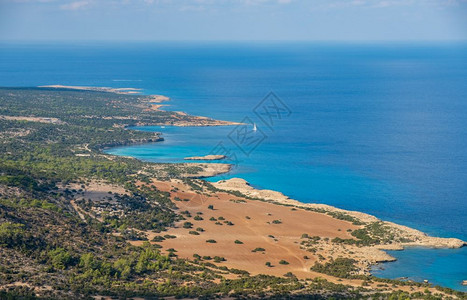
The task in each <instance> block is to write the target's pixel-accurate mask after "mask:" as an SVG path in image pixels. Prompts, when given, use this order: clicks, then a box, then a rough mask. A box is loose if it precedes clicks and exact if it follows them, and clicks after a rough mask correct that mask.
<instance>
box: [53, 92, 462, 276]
mask: <svg viewBox="0 0 467 300" xmlns="http://www.w3.org/2000/svg"><path fill="white" fill-rule="evenodd" d="M48 87H49V88H50V87H52V88H65V89H68V88H70V87H68V86H48ZM71 88H72V89H79V90H90V91H105V92H112V93H116V94H128V95H130V94H134V93H137V92H135V90H136V89H133V88H125V89H112V88H90V87H71ZM169 100H170V98H168V97H166V96H162V95H149V96H147V97H145V98H144V102H146V103H149V105H150V107H149V108H146V111H155V112H157V111H161V109H160V108H161V107H162V105H155V104H152V103H160V102H164V101H169ZM174 114H175V116H180V117H186V116H188V117H192V118H194V119H192V120H190V121H182V120H180V121H175V122H174V121H171V122H161V123H157V124H155V123H143V122H139V123H137V126H145V125H161V126H180V127H185V126H221V125H238V124H240V123H236V122H228V121H219V120H213V119H210V118H207V117H198V116H189V115H187V114H186V113H183V112H174ZM174 165H179V164H174ZM182 165H184V166H187V165H188V164H182ZM190 165H191V166H196V167H201V168H202V169H203V171H202V172H200V173H198V174H197V175H196V176H192V177H194V178H206V177H211V176H215V175H220V174H223V173H227V172H229V171H230V165H228V164H212V163H190ZM210 165H218V166H215V167H212V166H211V167H210ZM184 176H186V174H185V175H184ZM213 186H215V187H216V188H217V189H219V190H220V191H236V192H240V193H242V194H245V195H247V196H249V197H252V198H255V199H256V200H261V201H265V202H268V203H271V204H274V205H280V206H286V207H294V208H303V209H306V210H309V211H314V212H318V213H324V214H330V215H332V214H345V215H347V216H350V217H351V218H353V219H356V220H358V221H360V222H362V223H382V225H383V226H387V227H388V228H389V229H390V230H391V231H392V232H393V233H397V235H398V237H399V238H403V239H406V240H407V241H406V242H399V243H385V244H380V245H374V246H371V247H366V248H363V249H362V251H351V252H353V253H356V255H355V256H354V258H355V259H356V260H357V261H358V263H359V267H360V268H361V271H362V274H368V272H369V269H370V268H371V266H373V265H374V264H376V263H379V262H387V261H394V260H395V258H394V257H392V256H390V255H389V254H387V253H386V252H384V250H403V249H404V248H405V247H411V246H421V247H429V248H460V247H462V246H464V245H466V243H465V242H464V241H461V240H459V239H455V238H439V237H432V236H428V235H427V234H425V233H423V232H421V231H419V230H416V229H413V228H410V227H407V226H403V225H399V224H396V223H392V222H387V221H381V220H380V219H378V218H376V217H375V216H372V215H369V214H366V213H362V212H357V211H347V210H343V209H339V208H337V207H333V206H329V205H325V204H311V203H301V202H299V201H297V200H293V199H290V198H289V197H287V196H285V195H283V194H282V193H280V192H277V191H271V190H257V189H254V188H252V187H251V186H250V185H249V184H248V183H247V182H246V181H245V180H243V179H238V178H237V179H230V180H227V181H220V182H217V183H214V184H213ZM336 219H339V218H336ZM409 240H410V241H409ZM322 246H323V247H324V248H326V249H330V248H329V245H322ZM332 247H334V250H335V249H336V245H333V246H332ZM347 248H348V247H347ZM353 250H356V249H353ZM340 251H344V252H340ZM345 251H348V249H346V247H343V248H342V249H337V250H336V253H341V254H343V253H347V252H345Z"/></svg>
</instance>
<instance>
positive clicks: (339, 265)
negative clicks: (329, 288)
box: [311, 258, 357, 278]
mask: <svg viewBox="0 0 467 300" xmlns="http://www.w3.org/2000/svg"><path fill="white" fill-rule="evenodd" d="M355 263H356V261H355V260H353V259H350V258H336V259H335V260H332V261H330V262H327V263H325V264H321V263H315V265H314V266H313V267H311V270H312V271H315V272H319V273H324V274H328V275H332V276H336V277H340V278H353V274H354V273H355V272H356V271H357V267H355Z"/></svg>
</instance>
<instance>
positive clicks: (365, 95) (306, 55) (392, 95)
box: [0, 42, 467, 291]
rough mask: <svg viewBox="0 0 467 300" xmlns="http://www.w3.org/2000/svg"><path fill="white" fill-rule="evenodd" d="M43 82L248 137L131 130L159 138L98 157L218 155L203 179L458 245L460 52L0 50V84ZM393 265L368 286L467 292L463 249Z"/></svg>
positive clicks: (299, 47)
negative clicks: (156, 108)
mask: <svg viewBox="0 0 467 300" xmlns="http://www.w3.org/2000/svg"><path fill="white" fill-rule="evenodd" d="M47 84H63V85H89V86H109V87H135V88H141V89H142V92H143V93H145V94H164V95H167V96H170V97H171V98H172V100H171V101H170V102H168V103H166V104H168V105H169V106H167V107H166V109H168V110H181V111H185V112H187V113H190V114H196V115H202V116H209V117H212V118H217V119H223V120H230V121H238V122H240V121H242V120H245V121H246V122H250V123H251V124H250V125H251V126H252V124H253V123H254V124H256V126H257V129H258V130H257V131H256V132H253V133H252V132H250V131H248V139H245V135H244V133H245V132H244V131H241V130H240V129H241V128H236V127H233V126H224V127H203V128H196V127H186V128H175V127H169V126H167V127H140V128H137V129H139V130H147V131H160V132H162V133H163V135H164V137H165V141H164V142H160V143H153V144H146V145H137V146H131V147H121V148H114V149H111V150H109V151H108V152H109V153H112V154H117V155H129V156H134V157H137V158H140V159H143V160H147V161H153V162H180V161H182V160H183V158H184V157H186V156H194V155H206V154H209V153H219V150H220V149H222V151H229V153H230V156H231V157H235V159H234V160H232V162H233V163H234V164H235V167H234V169H233V171H232V172H231V173H230V174H226V175H222V176H219V177H217V178H211V179H210V180H218V179H223V178H230V177H242V178H244V179H246V180H247V181H249V182H250V183H251V184H252V185H254V186H256V187H260V188H268V189H274V190H278V191H281V192H283V193H284V194H286V195H288V196H290V197H291V198H294V199H297V200H299V201H302V202H318V203H326V204H330V205H334V206H337V207H340V208H344V209H349V210H358V211H363V212H366V213H370V214H373V215H375V216H377V217H379V218H382V219H384V220H389V221H394V222H397V223H400V224H404V225H408V226H411V227H414V228H417V229H420V230H422V231H425V232H427V233H429V234H431V235H436V236H442V237H457V238H461V239H464V240H467V226H466V224H467V184H466V183H467V151H466V149H467V45H465V44H429V43H425V44H402V43H393V44H353V43H345V44H338V43H335V44H332V43H287V44H279V43H272V42H271V43H131V44H126V43H113V44H109V43H101V44H99V43H81V44H5V43H3V44H0V86H28V87H29V86H38V85H47ZM270 92H273V93H274V94H270ZM268 95H269V96H268ZM271 97H273V98H271ZM265 112H267V114H265ZM275 113H277V114H275ZM248 128H250V126H249V127H248ZM251 128H252V127H251ZM245 141H246V142H245ZM391 255H394V256H395V257H396V258H398V261H397V262H393V263H387V264H382V265H379V266H377V267H376V268H375V270H374V274H375V275H378V276H381V277H387V278H398V277H409V278H412V279H415V280H419V281H421V280H424V279H428V280H429V281H430V282H432V283H435V284H440V285H443V286H447V287H451V288H454V289H458V290H463V291H467V287H463V286H462V285H461V281H462V280H466V279H467V248H466V247H464V248H461V249H423V248H413V249H408V250H405V251H396V252H391Z"/></svg>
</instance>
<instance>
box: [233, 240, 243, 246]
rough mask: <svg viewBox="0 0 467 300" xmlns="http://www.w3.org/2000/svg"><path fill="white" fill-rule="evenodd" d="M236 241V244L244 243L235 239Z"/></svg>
mask: <svg viewBox="0 0 467 300" xmlns="http://www.w3.org/2000/svg"><path fill="white" fill-rule="evenodd" d="M234 243H235V244H239V245H241V244H243V242H242V241H239V240H235V241H234Z"/></svg>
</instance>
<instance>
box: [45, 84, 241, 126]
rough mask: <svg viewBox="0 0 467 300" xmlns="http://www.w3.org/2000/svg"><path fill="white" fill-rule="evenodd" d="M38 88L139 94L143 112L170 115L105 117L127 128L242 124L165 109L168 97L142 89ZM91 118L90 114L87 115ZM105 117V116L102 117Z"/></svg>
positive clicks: (63, 86) (68, 86)
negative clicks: (166, 118)
mask: <svg viewBox="0 0 467 300" xmlns="http://www.w3.org/2000/svg"><path fill="white" fill-rule="evenodd" d="M38 88H50V89H57V90H58V89H63V90H76V91H91V92H105V93H113V94H117V95H129V96H140V97H139V98H138V100H139V105H138V107H140V108H141V109H142V111H143V112H145V113H149V114H150V113H153V112H156V113H157V112H161V113H166V114H169V115H170V121H167V122H152V121H151V122H148V121H144V120H138V119H137V118H135V117H134V116H128V117H107V118H108V119H120V120H128V121H131V122H132V124H131V125H123V126H122V125H118V127H124V128H127V127H129V126H178V127H188V126H199V127H207V126H230V125H242V123H239V122H231V121H223V120H215V119H212V118H208V117H203V116H193V115H189V114H187V113H185V112H182V111H165V110H162V109H161V108H162V107H164V106H167V105H164V104H160V103H162V102H167V101H170V97H167V96H164V95H142V94H141V91H142V89H137V88H131V87H128V88H110V87H90V86H70V85H58V84H57V85H42V86H38ZM88 117H89V118H92V116H88ZM104 118H105V117H104Z"/></svg>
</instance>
